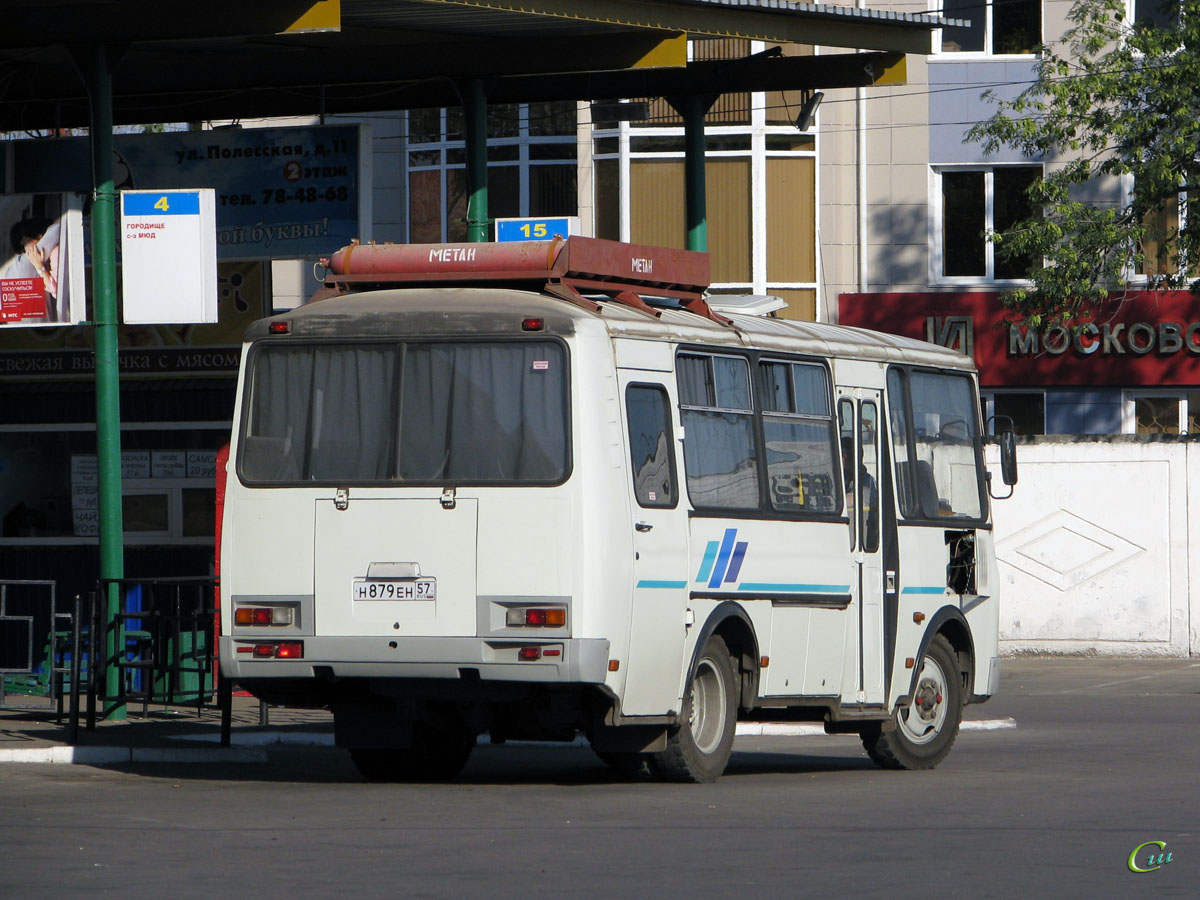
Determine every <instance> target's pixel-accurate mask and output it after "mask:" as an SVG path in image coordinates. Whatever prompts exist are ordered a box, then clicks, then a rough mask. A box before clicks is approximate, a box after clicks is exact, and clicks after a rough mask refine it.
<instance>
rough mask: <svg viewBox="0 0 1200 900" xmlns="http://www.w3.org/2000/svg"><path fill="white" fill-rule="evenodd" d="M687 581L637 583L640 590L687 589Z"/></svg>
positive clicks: (643, 581)
mask: <svg viewBox="0 0 1200 900" xmlns="http://www.w3.org/2000/svg"><path fill="white" fill-rule="evenodd" d="M687 584H688V583H687V582H686V581H647V580H642V581H639V582H638V583H637V586H638V587H640V588H685V587H687Z"/></svg>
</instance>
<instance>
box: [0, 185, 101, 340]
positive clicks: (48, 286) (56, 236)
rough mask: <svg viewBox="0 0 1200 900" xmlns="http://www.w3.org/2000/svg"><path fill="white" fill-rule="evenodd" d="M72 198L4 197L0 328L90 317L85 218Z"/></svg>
mask: <svg viewBox="0 0 1200 900" xmlns="http://www.w3.org/2000/svg"><path fill="white" fill-rule="evenodd" d="M80 206H81V204H80V202H79V199H78V198H77V197H75V196H73V195H69V194H6V195H2V196H0V235H2V236H3V237H4V239H5V246H4V250H3V254H2V256H0V258H2V259H3V263H2V264H0V327H20V326H22V325H25V326H29V325H70V324H75V323H77V322H82V321H83V319H84V318H85V313H84V309H85V303H86V298H85V285H84V275H83V272H84V268H83V255H84V243H83V216H82V213H81V210H80Z"/></svg>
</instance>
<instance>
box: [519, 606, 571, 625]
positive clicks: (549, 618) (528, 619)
mask: <svg viewBox="0 0 1200 900" xmlns="http://www.w3.org/2000/svg"><path fill="white" fill-rule="evenodd" d="M504 624H505V625H507V626H508V627H509V628H562V627H563V626H564V625H566V624H567V610H566V608H565V607H562V606H517V607H513V608H512V609H510V610H509V611H508V612H507V613H506V614H505V616H504Z"/></svg>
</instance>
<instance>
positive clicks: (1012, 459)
mask: <svg viewBox="0 0 1200 900" xmlns="http://www.w3.org/2000/svg"><path fill="white" fill-rule="evenodd" d="M999 441H1000V477H1001V478H1002V479H1004V483H1005V484H1007V485H1009V486H1011V485H1014V484H1016V483H1017V433H1016V432H1015V431H1012V430H1011V429H1010V430H1008V431H1003V432H1001V433H1000V435H999Z"/></svg>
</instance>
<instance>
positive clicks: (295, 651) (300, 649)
mask: <svg viewBox="0 0 1200 900" xmlns="http://www.w3.org/2000/svg"><path fill="white" fill-rule="evenodd" d="M275 658H276V659H304V642H303V641H284V642H283V643H281V644H276V645H275Z"/></svg>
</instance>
